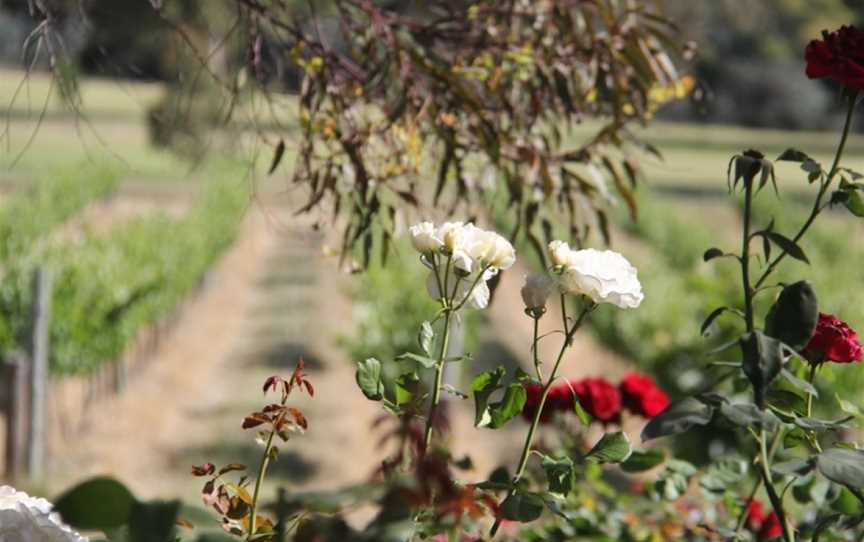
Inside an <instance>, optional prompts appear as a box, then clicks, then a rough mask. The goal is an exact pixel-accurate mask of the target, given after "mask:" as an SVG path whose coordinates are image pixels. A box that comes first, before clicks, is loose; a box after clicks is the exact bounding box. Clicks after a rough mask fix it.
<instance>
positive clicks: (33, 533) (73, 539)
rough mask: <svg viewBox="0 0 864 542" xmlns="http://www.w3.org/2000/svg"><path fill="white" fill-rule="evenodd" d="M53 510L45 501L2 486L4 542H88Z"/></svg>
mask: <svg viewBox="0 0 864 542" xmlns="http://www.w3.org/2000/svg"><path fill="white" fill-rule="evenodd" d="M52 509H53V506H52V505H51V503H50V502H48V501H46V500H45V499H40V498H37V497H31V496H29V495H27V494H26V493H23V492H21V491H16V490H15V488H13V487H9V486H0V540H9V541H12V540H14V541H16V542H17V541H21V542H87V538H84V537H83V536H81V535H79V534H78V533H76V532H75V531H73V530H72V529H71V528H69V526H68V525H65V524H64V523H63V522H62V521H61V520H60V516H59V515H57V514H56V513H52V512H51V510H52Z"/></svg>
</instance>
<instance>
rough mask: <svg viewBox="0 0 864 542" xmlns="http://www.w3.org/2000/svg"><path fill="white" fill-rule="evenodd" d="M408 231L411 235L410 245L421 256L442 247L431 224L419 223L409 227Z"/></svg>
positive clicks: (433, 225)
mask: <svg viewBox="0 0 864 542" xmlns="http://www.w3.org/2000/svg"><path fill="white" fill-rule="evenodd" d="M408 231H409V232H410V234H411V244H412V245H414V248H415V249H416V250H417V252H419V253H421V254H429V253H432V252H435V251H437V250H438V249H439V248H441V247H442V246H443V245H444V243H443V242H442V241H441V239H439V238H438V237H437V236H436V231H435V224H433V223H431V222H420V223H419V224H415V225H413V226H411V228H410V229H409V230H408Z"/></svg>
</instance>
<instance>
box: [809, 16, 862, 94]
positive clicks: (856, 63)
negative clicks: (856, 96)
mask: <svg viewBox="0 0 864 542" xmlns="http://www.w3.org/2000/svg"><path fill="white" fill-rule="evenodd" d="M804 58H805V59H806V60H807V77H809V78H810V79H820V78H823V77H829V78H831V79H835V80H837V81H839V82H840V83H841V84H843V85H845V86H847V87H849V88H854V89H864V32H862V31H861V30H858V29H857V28H855V27H854V26H842V27H840V30H837V31H836V32H830V33H829V32H827V31H823V32H822V39H821V40H813V41H811V42H810V44H809V45H807V49H805V51H804Z"/></svg>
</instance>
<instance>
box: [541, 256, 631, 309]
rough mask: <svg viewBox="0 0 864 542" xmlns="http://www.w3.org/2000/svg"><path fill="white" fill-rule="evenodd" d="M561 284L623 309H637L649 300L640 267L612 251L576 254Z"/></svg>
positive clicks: (577, 292)
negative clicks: (641, 278) (643, 289)
mask: <svg viewBox="0 0 864 542" xmlns="http://www.w3.org/2000/svg"><path fill="white" fill-rule="evenodd" d="M550 248H551V247H550ZM559 283H560V285H561V288H562V289H563V290H564V291H565V292H568V293H573V294H582V295H586V296H588V297H590V298H591V299H592V300H594V302H595V303H611V304H613V305H615V306H617V307H620V308H622V309H635V308H636V307H638V306H639V304H640V303H642V299H644V297H645V296H644V295H643V294H642V285H641V284H640V283H639V278H638V277H637V276H636V268H635V267H633V266H632V265H631V264H630V262H628V261H627V259H626V258H624V256H622V255H620V254H618V253H617V252H613V251H611V250H603V251H600V250H594V249H587V250H577V251H573V252H572V253H571V255H570V262H569V263H568V264H567V267H566V268H565V269H564V272H563V273H562V275H561V277H560V279H559Z"/></svg>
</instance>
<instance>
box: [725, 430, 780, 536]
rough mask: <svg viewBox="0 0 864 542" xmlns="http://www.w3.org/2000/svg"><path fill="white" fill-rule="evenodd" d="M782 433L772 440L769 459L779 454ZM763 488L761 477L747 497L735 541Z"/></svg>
mask: <svg viewBox="0 0 864 542" xmlns="http://www.w3.org/2000/svg"><path fill="white" fill-rule="evenodd" d="M780 433H781V432H780V431H778V432H777V433H775V434H774V438H773V439H772V440H771V449H770V450H769V451H768V457H769V458H771V459H773V458H774V454H775V453H777V448H778V447H779V444H780ZM760 487H762V477H761V476H759V477H757V478H756V481H755V482H754V483H753V489H751V490H750V495H749V496H748V497H747V502H746V503H745V506H744V509H743V510H741V513H740V514H739V515H738V522H737V523H736V525H735V536H734V537H733V539H734V540H737V539H738V534H739V533H740V532H741V529H743V528H744V523H745V522H746V521H747V510H748V509H749V504H750V502H751V501H752V500H753V499H754V498H755V497H756V493H758V492H759V488H760Z"/></svg>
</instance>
